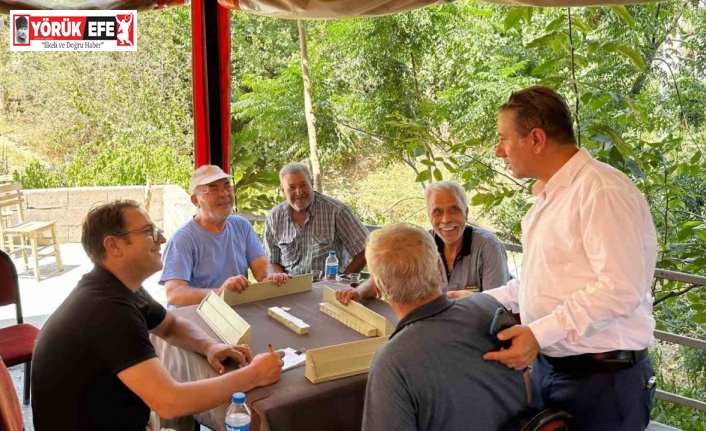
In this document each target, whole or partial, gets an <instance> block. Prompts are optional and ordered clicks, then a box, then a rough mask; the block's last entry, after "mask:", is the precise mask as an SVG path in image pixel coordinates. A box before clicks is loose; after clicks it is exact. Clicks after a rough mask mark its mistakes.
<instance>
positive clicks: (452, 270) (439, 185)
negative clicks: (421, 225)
mask: <svg viewBox="0 0 706 431" xmlns="http://www.w3.org/2000/svg"><path fill="white" fill-rule="evenodd" d="M424 197H425V201H426V207H427V215H428V216H429V222H430V223H431V225H432V231H431V234H432V236H433V237H434V242H435V243H436V246H437V250H438V252H439V257H440V259H441V262H442V264H443V265H442V266H443V269H442V271H441V276H442V281H443V286H444V291H454V290H469V291H478V292H482V291H485V290H489V289H494V288H496V287H499V286H503V285H504V284H505V283H507V282H508V281H509V280H510V278H511V277H510V273H509V271H508V268H507V253H506V252H505V248H504V247H503V245H502V244H501V243H500V241H499V240H498V238H497V237H496V236H495V235H493V234H492V233H490V232H488V231H487V230H485V229H481V228H479V227H478V226H470V225H467V224H466V221H467V220H468V204H467V200H466V192H465V191H464V190H463V188H462V187H461V186H460V185H459V184H457V183H453V182H450V181H439V182H436V183H432V184H430V185H429V186H428V187H427V188H426V190H425V192H424ZM374 295H375V289H374V288H373V286H372V284H371V283H370V282H366V283H363V284H361V285H360V286H358V287H357V288H356V289H342V290H339V291H338V292H337V293H336V296H337V298H338V300H339V301H341V302H342V303H344V304H347V303H348V302H349V301H350V300H354V301H359V300H360V299H361V298H370V297H373V296H374Z"/></svg>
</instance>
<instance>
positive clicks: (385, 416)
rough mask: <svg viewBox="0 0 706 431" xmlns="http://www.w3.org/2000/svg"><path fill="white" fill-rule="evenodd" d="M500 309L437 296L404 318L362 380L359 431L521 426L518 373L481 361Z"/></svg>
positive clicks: (523, 406) (492, 346)
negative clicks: (362, 410)
mask: <svg viewBox="0 0 706 431" xmlns="http://www.w3.org/2000/svg"><path fill="white" fill-rule="evenodd" d="M500 306H501V305H500V303H499V302H497V301H496V300H495V299H493V298H492V297H490V296H488V295H469V296H467V297H464V298H461V299H457V300H453V299H449V298H448V297H446V295H442V296H440V297H439V298H437V299H436V300H434V301H432V302H430V303H428V304H426V305H423V306H422V307H419V308H417V309H416V310H414V311H412V312H411V313H410V314H408V315H407V316H405V317H404V318H403V319H402V320H401V321H400V322H399V324H398V325H397V328H396V329H395V332H394V333H393V334H392V335H391V336H390V341H388V342H387V344H385V345H384V346H383V347H381V348H380V350H378V352H377V353H376V354H375V358H374V359H373V364H372V366H371V369H370V374H369V375H368V385H367V388H366V393H365V411H364V414H363V431H382V430H384V431H402V430H404V431H410V430H419V431H432V430H440V431H441V430H443V431H454V430H459V431H460V430H463V431H468V430H478V431H488V430H493V431H495V430H506V429H507V430H517V429H519V428H520V426H519V425H521V423H522V422H523V421H524V419H526V410H527V393H526V391H525V385H524V380H523V377H522V372H520V371H514V370H510V369H509V368H507V367H506V366H504V365H503V364H501V363H499V362H495V361H486V360H484V359H483V354H484V353H486V352H489V351H491V350H499V348H500V345H498V344H497V343H496V341H494V340H493V339H491V337H490V335H489V334H488V329H489V327H490V323H491V322H492V320H493V315H494V313H495V310H497V308H498V307H500Z"/></svg>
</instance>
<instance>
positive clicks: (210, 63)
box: [191, 0, 231, 172]
mask: <svg viewBox="0 0 706 431" xmlns="http://www.w3.org/2000/svg"><path fill="white" fill-rule="evenodd" d="M230 13H231V12H230V10H229V9H226V8H224V7H223V6H220V5H219V4H218V3H217V1H216V0H194V1H193V2H192V3H191V25H192V49H191V55H192V59H191V63H192V68H193V71H192V76H193V81H194V82H193V88H194V158H195V164H196V167H199V166H201V165H204V164H216V165H219V166H221V167H222V168H223V170H224V171H225V172H229V171H230V154H229V152H230Z"/></svg>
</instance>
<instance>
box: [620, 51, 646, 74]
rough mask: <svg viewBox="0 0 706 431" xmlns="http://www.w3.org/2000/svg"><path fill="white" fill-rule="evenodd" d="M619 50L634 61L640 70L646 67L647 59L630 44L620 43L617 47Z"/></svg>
mask: <svg viewBox="0 0 706 431" xmlns="http://www.w3.org/2000/svg"><path fill="white" fill-rule="evenodd" d="M616 49H617V50H618V52H620V53H621V54H623V55H624V56H625V57H627V58H629V59H630V60H631V61H632V63H633V64H634V65H635V67H637V68H638V69H640V70H643V69H646V68H647V65H646V64H645V60H643V59H642V56H641V55H640V53H638V52H637V51H635V50H634V49H632V48H630V47H629V46H625V45H618V46H617V47H616Z"/></svg>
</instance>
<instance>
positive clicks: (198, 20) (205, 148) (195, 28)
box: [191, 0, 211, 168]
mask: <svg viewBox="0 0 706 431" xmlns="http://www.w3.org/2000/svg"><path fill="white" fill-rule="evenodd" d="M205 1H206V0H193V1H192V2H191V69H192V71H191V74H192V78H193V91H194V95H193V96H194V97H193V99H194V101H193V103H194V159H195V163H196V167H197V168H198V167H199V166H202V165H206V164H209V163H211V153H210V151H209V145H208V142H209V133H208V132H209V128H208V126H209V125H208V92H207V91H206V88H207V81H206V52H205V46H206V34H205V32H204V30H205V28H204V18H205V16H204V12H205V9H204V7H205V4H204V3H205Z"/></svg>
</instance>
